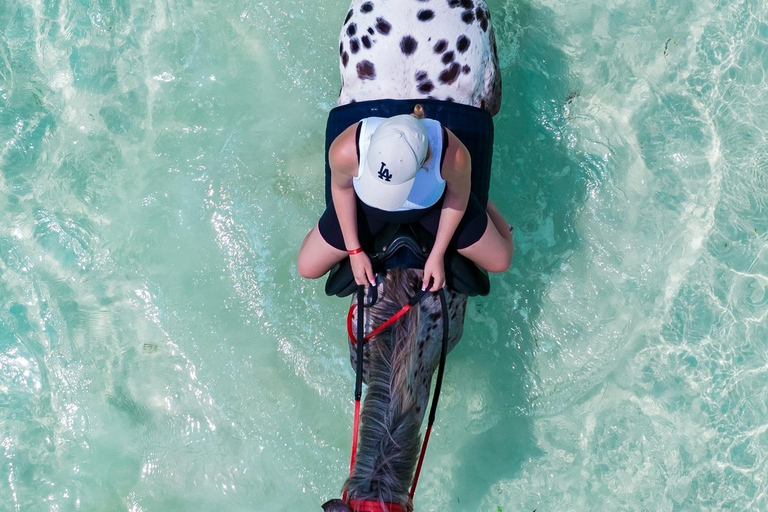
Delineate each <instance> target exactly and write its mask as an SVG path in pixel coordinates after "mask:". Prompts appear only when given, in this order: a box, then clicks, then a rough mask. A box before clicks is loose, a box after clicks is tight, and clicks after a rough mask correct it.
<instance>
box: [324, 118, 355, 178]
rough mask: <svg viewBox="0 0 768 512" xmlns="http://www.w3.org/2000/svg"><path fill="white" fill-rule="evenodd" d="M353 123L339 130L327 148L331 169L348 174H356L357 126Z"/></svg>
mask: <svg viewBox="0 0 768 512" xmlns="http://www.w3.org/2000/svg"><path fill="white" fill-rule="evenodd" d="M359 124H360V123H355V124H353V125H352V126H350V127H348V128H347V129H346V130H344V131H343V132H341V133H340V134H339V136H338V137H336V139H335V140H334V141H333V142H332V143H331V147H330V149H329V150H328V162H329V163H330V164H331V170H332V171H334V172H340V173H343V174H347V175H350V176H357V166H358V158H357V140H356V136H357V126H358V125H359Z"/></svg>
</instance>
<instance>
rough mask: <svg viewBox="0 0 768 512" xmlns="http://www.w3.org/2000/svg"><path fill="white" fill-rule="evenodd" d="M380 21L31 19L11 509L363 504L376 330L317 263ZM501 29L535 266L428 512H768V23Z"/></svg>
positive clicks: (665, 18)
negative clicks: (335, 147)
mask: <svg viewBox="0 0 768 512" xmlns="http://www.w3.org/2000/svg"><path fill="white" fill-rule="evenodd" d="M433 1H438V0H433ZM347 7H348V4H347V3H346V2H341V1H337V0H333V1H328V2H310V1H307V0H284V1H281V2H275V1H270V2H263V1H255V0H251V1H243V0H235V1H232V2H224V1H213V0H211V1H197V2H193V1H191V0H187V1H177V0H152V1H150V0H135V1H131V2H128V1H127V0H95V1H85V0H58V1H55V0H44V1H33V0H24V1H21V0H4V1H3V2H2V3H1V4H0V510H2V511H6V510H7V511H9V512H10V511H13V512H28V511H62V512H63V511H99V512H103V511H108V512H111V511H131V512H177V511H179V512H181V511H194V512H200V511H219V510H226V511H231V512H236V511H283V510H286V511H287V510H291V511H293V510H319V505H320V504H321V503H322V502H323V501H325V500H326V499H329V498H331V497H335V496H338V493H339V488H340V486H341V483H342V481H343V478H344V474H345V471H346V466H347V463H348V456H349V453H348V451H349V442H350V433H351V418H352V404H351V400H350V397H351V395H352V388H353V373H352V370H351V368H350V367H349V364H348V360H347V347H346V342H345V338H344V336H345V335H344V328H343V324H344V314H345V310H346V306H347V301H346V300H341V299H335V298H327V297H325V296H324V294H323V283H322V282H307V281H304V280H302V279H301V278H300V277H299V276H298V274H297V273H296V271H295V268H294V265H293V260H294V257H295V253H296V251H297V248H298V245H299V243H300V241H301V238H302V237H303V235H304V234H305V232H306V231H307V230H308V228H309V227H310V226H311V225H313V223H314V222H315V221H316V219H317V217H318V215H319V213H320V212H321V210H322V202H323V192H322V188H323V177H322V162H323V153H322V146H323V137H324V122H325V117H326V115H327V112H328V111H329V109H330V108H332V106H333V105H334V103H335V97H336V94H337V93H338V87H339V79H338V70H337V66H338V64H337V59H338V56H337V48H338V46H337V45H338V43H337V37H338V31H339V26H340V23H341V22H342V20H343V17H344V15H345V14H346V10H347ZM490 7H491V9H492V12H493V16H494V18H493V19H494V23H495V26H496V31H497V39H498V43H499V52H500V59H501V64H502V71H503V81H504V84H503V85H504V104H503V108H502V111H501V113H500V114H499V115H498V116H497V117H496V130H497V138H496V149H495V161H494V166H495V171H494V172H495V174H494V178H493V184H492V197H493V198H494V199H495V200H496V202H497V203H498V204H499V206H500V208H501V210H502V211H503V212H504V213H505V215H506V216H507V217H508V219H510V221H511V222H512V223H513V224H514V225H515V226H516V232H515V233H516V234H515V236H516V244H517V250H516V255H515V261H514V263H513V269H512V270H510V271H509V272H508V273H506V274H505V275H501V276H494V277H493V280H492V286H493V291H492V294H491V296H489V297H487V298H479V299H473V300H471V302H470V307H469V312H468V317H467V322H466V326H465V335H464V339H463V340H462V342H461V343H460V344H459V346H458V347H457V348H456V350H455V351H454V352H453V353H452V354H451V356H450V358H449V362H448V368H447V373H446V382H445V386H444V392H443V395H442V398H441V403H440V411H439V414H438V420H437V425H436V433H435V436H434V437H433V440H432V443H431V444H430V451H429V453H428V455H427V460H426V466H425V470H424V473H423V474H422V477H421V481H420V486H419V491H418V493H417V496H416V502H415V504H416V510H417V511H424V512H426V511H455V512H474V511H490V512H500V511H503V512H509V511H524V512H530V511H532V510H534V509H536V510H537V511H539V512H544V511H592V510H621V511H702V510H707V511H710V510H712V511H714V510H738V511H745V510H754V511H764V510H768V477H766V467H768V320H767V318H766V315H768V249H767V248H768V140H767V138H768V137H767V136H768V92H767V91H768V85H767V84H766V72H767V71H766V70H768V4H767V3H766V2H765V1H764V0H758V1H755V0H752V1H750V0H747V1H735V2H734V1H730V0H729V1H725V0H721V1H719V2H718V1H713V0H703V1H693V0H678V1H674V2H661V1H657V0H640V1H637V2H629V1H621V0H618V1H608V2H604V1H597V0H591V1H590V0H578V1H571V2H565V1H561V0H539V1H515V2H513V1H501V0H493V1H491V2H490Z"/></svg>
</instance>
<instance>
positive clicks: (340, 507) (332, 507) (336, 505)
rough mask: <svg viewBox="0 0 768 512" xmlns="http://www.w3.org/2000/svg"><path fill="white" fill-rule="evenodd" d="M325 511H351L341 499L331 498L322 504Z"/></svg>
mask: <svg viewBox="0 0 768 512" xmlns="http://www.w3.org/2000/svg"><path fill="white" fill-rule="evenodd" d="M322 507H323V510H324V511H325V512H352V511H351V510H350V509H349V507H348V506H347V504H346V503H344V502H343V501H342V500H331V501H328V502H326V503H323V505H322Z"/></svg>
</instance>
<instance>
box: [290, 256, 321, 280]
mask: <svg viewBox="0 0 768 512" xmlns="http://www.w3.org/2000/svg"><path fill="white" fill-rule="evenodd" d="M296 270H298V271H299V275H300V276H301V277H303V278H304V279H317V278H319V277H322V276H323V275H324V274H325V273H326V272H328V269H325V271H323V269H322V268H321V267H320V266H319V265H318V264H317V260H316V259H315V258H311V257H309V256H308V255H307V254H306V251H301V252H299V256H298V258H296Z"/></svg>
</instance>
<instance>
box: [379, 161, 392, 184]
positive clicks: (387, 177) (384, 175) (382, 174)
mask: <svg viewBox="0 0 768 512" xmlns="http://www.w3.org/2000/svg"><path fill="white" fill-rule="evenodd" d="M379 179H380V180H384V181H392V174H391V173H390V172H389V169H387V164H385V163H384V162H381V169H379Z"/></svg>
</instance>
